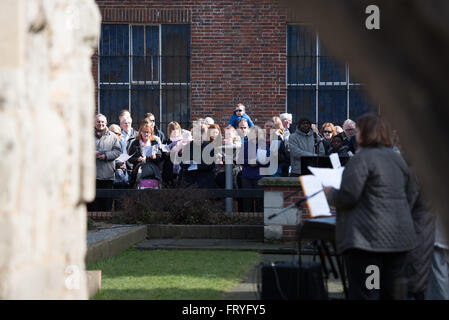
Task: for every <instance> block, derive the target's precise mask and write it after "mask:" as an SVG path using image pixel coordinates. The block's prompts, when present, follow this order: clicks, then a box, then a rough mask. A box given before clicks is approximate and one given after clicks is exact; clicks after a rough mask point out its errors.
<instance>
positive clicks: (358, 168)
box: [328, 147, 417, 253]
mask: <svg viewBox="0 0 449 320" xmlns="http://www.w3.org/2000/svg"><path fill="white" fill-rule="evenodd" d="M328 201H329V203H330V204H331V205H334V206H335V207H336V208H337V226H336V242H337V250H338V252H339V253H343V252H344V251H345V250H346V249H361V250H366V251H371V252H406V251H410V250H411V249H413V248H414V247H415V246H416V240H417V237H416V233H415V228H414V224H413V219H412V215H411V210H410V206H411V205H412V204H413V185H412V182H411V179H410V173H409V169H408V166H407V164H406V163H405V161H404V159H403V158H402V156H401V155H400V154H399V153H397V152H395V151H393V150H392V149H391V148H386V147H377V148H364V149H360V151H359V152H358V153H357V154H356V155H354V157H352V158H351V159H350V160H349V161H348V162H347V164H346V166H345V170H344V172H343V177H342V182H341V187H340V189H339V190H336V189H331V191H330V192H329V194H328Z"/></svg>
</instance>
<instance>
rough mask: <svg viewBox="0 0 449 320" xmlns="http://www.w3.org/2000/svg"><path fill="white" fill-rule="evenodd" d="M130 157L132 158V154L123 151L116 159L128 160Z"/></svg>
mask: <svg viewBox="0 0 449 320" xmlns="http://www.w3.org/2000/svg"><path fill="white" fill-rule="evenodd" d="M129 158H131V156H130V155H128V154H126V153H122V154H121V155H120V156H119V157H118V158H117V159H115V161H117V162H126V161H128V160H129Z"/></svg>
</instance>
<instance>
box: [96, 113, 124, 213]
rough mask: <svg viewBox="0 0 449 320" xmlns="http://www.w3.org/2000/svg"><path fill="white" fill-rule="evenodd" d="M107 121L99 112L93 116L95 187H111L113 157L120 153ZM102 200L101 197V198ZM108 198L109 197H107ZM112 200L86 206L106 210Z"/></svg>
mask: <svg viewBox="0 0 449 320" xmlns="http://www.w3.org/2000/svg"><path fill="white" fill-rule="evenodd" d="M107 124H108V121H107V119H106V117H105V116H104V115H102V114H101V113H100V114H98V115H97V116H96V117H95V149H96V151H95V158H96V163H95V164H96V168H97V177H96V188H97V189H112V188H113V185H114V177H115V161H114V160H115V159H117V158H118V157H119V156H120V154H121V153H122V151H121V147H120V142H119V140H118V138H117V136H116V135H115V134H113V133H112V132H111V131H109V129H108V127H107ZM101 200H103V199H101ZM107 200H109V199H107ZM111 208H112V201H110V200H109V201H95V202H94V203H92V205H91V206H88V210H90V211H100V210H101V211H108V210H111Z"/></svg>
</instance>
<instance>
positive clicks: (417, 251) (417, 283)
mask: <svg viewBox="0 0 449 320" xmlns="http://www.w3.org/2000/svg"><path fill="white" fill-rule="evenodd" d="M412 177H413V182H414V197H413V198H414V199H415V201H414V203H413V205H412V216H413V222H414V225H415V231H416V235H417V237H418V240H417V244H418V245H417V246H416V247H415V248H414V249H413V250H411V251H410V252H409V253H408V254H407V262H406V268H405V274H406V277H407V279H408V291H409V293H410V294H418V293H424V292H426V289H427V283H428V280H429V275H430V268H431V264H432V255H433V247H434V242H435V214H434V213H433V212H432V210H431V208H430V205H429V203H428V202H427V201H426V199H424V197H423V194H422V191H421V187H420V185H419V183H418V180H417V177H416V175H414V174H412Z"/></svg>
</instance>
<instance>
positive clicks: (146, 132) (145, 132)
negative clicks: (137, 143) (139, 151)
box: [142, 131, 150, 134]
mask: <svg viewBox="0 0 449 320" xmlns="http://www.w3.org/2000/svg"><path fill="white" fill-rule="evenodd" d="M142 133H144V134H150V132H149V131H142Z"/></svg>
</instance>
